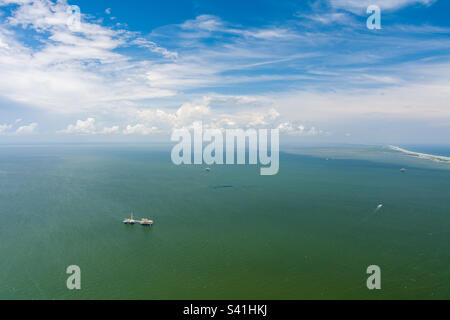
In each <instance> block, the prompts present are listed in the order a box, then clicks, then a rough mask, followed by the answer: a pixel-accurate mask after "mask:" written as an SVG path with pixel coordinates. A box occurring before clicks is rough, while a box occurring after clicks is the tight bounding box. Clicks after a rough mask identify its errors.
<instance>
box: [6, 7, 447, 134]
mask: <svg viewBox="0 0 450 320" xmlns="http://www.w3.org/2000/svg"><path fill="white" fill-rule="evenodd" d="M156 3H157V2H156ZM162 3H163V2H161V7H159V6H158V5H156V4H155V3H153V4H154V5H153V7H151V6H150V5H149V4H143V3H142V2H139V1H136V2H135V3H134V4H132V3H121V4H120V3H115V2H113V3H111V5H108V7H104V8H100V7H99V3H97V4H95V1H84V0H80V1H69V3H68V2H67V1H66V0H59V1H52V0H0V70H1V76H0V141H2V140H5V139H11V137H18V136H27V137H28V138H29V139H33V138H36V137H39V136H46V137H58V138H60V139H66V138H67V137H69V136H77V137H79V138H80V139H88V137H96V138H98V137H102V138H103V139H106V138H108V139H117V138H118V137H120V138H121V139H132V138H133V137H137V136H144V137H146V139H148V140H151V139H153V138H154V137H157V136H159V137H165V136H167V137H169V133H170V131H171V130H173V129H174V128H180V127H189V126H191V125H192V123H193V122H194V121H198V120H202V121H203V123H204V124H205V125H206V126H207V127H211V128H223V129H224V128H258V127H264V128H278V129H280V132H281V133H282V134H285V135H288V136H291V137H294V138H296V139H300V138H301V139H304V140H308V139H309V140H313V141H339V142H370V143H372V142H379V141H382V142H392V143H394V142H398V141H403V140H404V141H407V140H410V141H422V140H423V141H426V142H447V140H448V139H447V137H448V136H450V135H449V134H450V107H449V103H448V102H449V101H450V61H449V57H450V55H449V54H450V26H449V24H450V20H448V19H447V17H446V16H445V14H444V15H443V14H442V12H444V13H445V8H446V9H450V5H449V4H448V3H446V1H442V0H440V1H438V0H390V1H387V0H380V1H376V0H373V1H372V0H371V1H357V0H316V1H309V2H308V3H306V2H305V3H300V4H298V5H294V4H292V3H291V2H290V1H272V0H264V1H263V0H262V1H261V2H260V4H259V5H258V8H256V9H257V10H255V8H254V7H252V6H248V5H242V4H239V2H237V1H236V2H235V1H230V2H228V3H227V4H226V5H225V4H223V3H222V4H220V3H219V2H217V3H214V2H211V1H196V2H195V3H194V2H193V3H192V4H187V3H189V2H184V4H183V5H184V6H191V7H190V8H191V10H190V11H189V10H186V9H185V8H184V9H183V10H182V9H180V12H178V13H177V14H178V16H176V17H174V16H173V15H174V12H173V11H174V10H175V11H176V10H177V9H176V4H177V3H178V2H177V1H169V4H168V5H166V6H163V5H162ZM372 4H376V5H379V6H380V8H381V10H382V29H381V30H368V29H367V28H366V19H367V16H368V15H367V13H366V8H367V7H368V6H369V5H372ZM71 5H77V6H79V8H80V9H81V20H80V24H79V27H78V28H77V29H76V30H73V28H70V27H69V26H68V21H69V20H70V19H71V18H73V16H72V14H73V13H72V11H71V9H70V6H71ZM180 5H181V4H180ZM236 7H237V8H239V9H240V11H239V12H238V11H235V9H236ZM145 10H148V12H153V18H154V20H155V21H154V22H148V23H146V21H147V20H146V19H148V17H146V16H145V15H139V14H138V13H139V12H142V11H145ZM447 12H448V10H447ZM422 13H423V14H422ZM133 26H141V29H142V30H139V29H135V28H133ZM18 120H20V121H18Z"/></svg>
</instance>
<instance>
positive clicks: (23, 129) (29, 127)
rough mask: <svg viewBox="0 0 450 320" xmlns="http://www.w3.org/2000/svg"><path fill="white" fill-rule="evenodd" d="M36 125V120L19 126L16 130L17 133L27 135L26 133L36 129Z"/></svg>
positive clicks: (33, 131) (31, 132)
mask: <svg viewBox="0 0 450 320" xmlns="http://www.w3.org/2000/svg"><path fill="white" fill-rule="evenodd" d="M37 127H38V124H37V123H36V122H33V123H31V124H29V125H27V126H21V127H19V128H18V129H17V130H16V134H17V135H27V134H33V133H35V132H36V129H37Z"/></svg>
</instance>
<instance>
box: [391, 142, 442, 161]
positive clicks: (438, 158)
mask: <svg viewBox="0 0 450 320" xmlns="http://www.w3.org/2000/svg"><path fill="white" fill-rule="evenodd" d="M389 149H391V150H394V151H399V152H402V153H404V154H407V155H410V156H413V157H417V158H421V159H428V160H432V161H435V162H446V163H450V157H444V156H437V155H434V154H427V153H420V152H414V151H409V150H406V149H402V148H400V147H396V146H389Z"/></svg>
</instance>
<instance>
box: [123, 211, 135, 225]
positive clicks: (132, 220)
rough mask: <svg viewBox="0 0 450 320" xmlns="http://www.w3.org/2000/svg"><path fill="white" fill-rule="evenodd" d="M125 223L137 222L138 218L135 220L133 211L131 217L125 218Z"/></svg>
mask: <svg viewBox="0 0 450 320" xmlns="http://www.w3.org/2000/svg"><path fill="white" fill-rule="evenodd" d="M123 223H124V224H135V223H136V220H134V218H133V213H131V217H130V218H127V219H125V220H123Z"/></svg>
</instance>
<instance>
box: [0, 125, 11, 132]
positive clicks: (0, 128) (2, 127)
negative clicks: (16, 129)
mask: <svg viewBox="0 0 450 320" xmlns="http://www.w3.org/2000/svg"><path fill="white" fill-rule="evenodd" d="M11 128H12V125H11V124H0V134H2V133H5V132H6V131H8V130H9V129H11Z"/></svg>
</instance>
